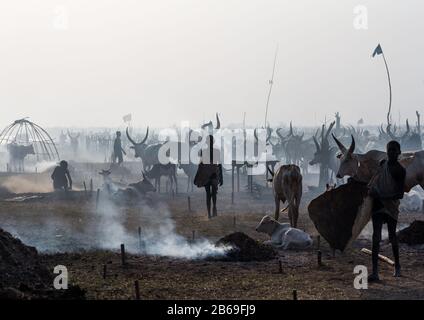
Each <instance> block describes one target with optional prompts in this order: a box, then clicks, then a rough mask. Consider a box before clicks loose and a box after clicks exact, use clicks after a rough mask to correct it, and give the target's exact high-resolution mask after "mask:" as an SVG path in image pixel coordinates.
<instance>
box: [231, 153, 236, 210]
mask: <svg viewBox="0 0 424 320" xmlns="http://www.w3.org/2000/svg"><path fill="white" fill-rule="evenodd" d="M234 166H235V161H234V160H233V162H232V165H231V192H232V193H234ZM231 203H233V202H231Z"/></svg>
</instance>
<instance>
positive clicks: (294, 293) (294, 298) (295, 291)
mask: <svg viewBox="0 0 424 320" xmlns="http://www.w3.org/2000/svg"><path fill="white" fill-rule="evenodd" d="M293 300H297V290H296V289H294V290H293Z"/></svg>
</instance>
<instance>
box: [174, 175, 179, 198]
mask: <svg viewBox="0 0 424 320" xmlns="http://www.w3.org/2000/svg"><path fill="white" fill-rule="evenodd" d="M174 181H175V194H178V180H177V171H176V170H175V171H174Z"/></svg>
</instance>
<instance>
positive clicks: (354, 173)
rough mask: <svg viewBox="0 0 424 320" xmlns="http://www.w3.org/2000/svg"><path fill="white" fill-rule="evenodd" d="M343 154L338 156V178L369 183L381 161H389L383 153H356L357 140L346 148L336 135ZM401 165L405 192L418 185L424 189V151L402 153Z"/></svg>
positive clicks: (373, 151)
mask: <svg viewBox="0 0 424 320" xmlns="http://www.w3.org/2000/svg"><path fill="white" fill-rule="evenodd" d="M333 139H334V141H335V142H336V143H337V146H338V147H339V149H340V151H341V154H340V155H339V156H338V158H339V160H340V167H339V170H338V172H337V177H338V178H342V177H344V176H351V177H353V178H355V179H356V180H358V181H361V182H365V183H368V182H369V181H370V180H371V178H372V177H373V176H374V175H375V173H376V172H377V169H378V167H379V165H380V162H381V160H384V159H387V154H386V153H385V152H383V151H378V150H370V151H368V152H367V153H364V154H357V153H354V151H355V139H354V138H353V137H352V143H351V145H350V146H349V148H346V147H345V146H344V145H343V144H342V143H341V142H340V141H339V140H338V139H337V138H336V137H335V136H334V135H333ZM399 162H400V164H401V165H402V166H403V167H404V168H405V170H406V178H405V187H404V191H405V192H409V191H410V190H411V189H412V188H413V187H415V186H416V185H420V186H421V188H424V151H418V152H410V153H402V154H401V155H400V157H399Z"/></svg>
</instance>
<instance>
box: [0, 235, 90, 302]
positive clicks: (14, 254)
mask: <svg viewBox="0 0 424 320" xmlns="http://www.w3.org/2000/svg"><path fill="white" fill-rule="evenodd" d="M53 278H54V274H53V272H52V271H49V270H48V269H47V267H46V266H45V265H44V264H43V263H42V260H41V258H40V257H39V255H38V252H37V250H36V249H35V248H34V247H30V246H26V245H24V244H23V243H22V242H21V240H19V239H17V238H14V237H13V236H12V235H11V234H10V233H8V232H6V231H4V230H2V229H0V299H1V298H9V299H78V298H83V297H84V292H83V291H82V290H81V289H80V288H79V287H74V286H69V287H68V290H55V289H54V288H53Z"/></svg>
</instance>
